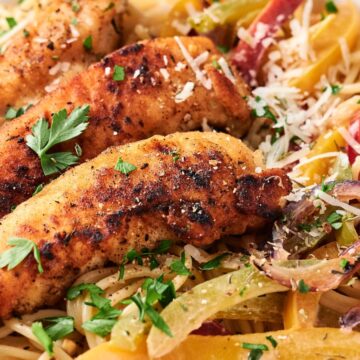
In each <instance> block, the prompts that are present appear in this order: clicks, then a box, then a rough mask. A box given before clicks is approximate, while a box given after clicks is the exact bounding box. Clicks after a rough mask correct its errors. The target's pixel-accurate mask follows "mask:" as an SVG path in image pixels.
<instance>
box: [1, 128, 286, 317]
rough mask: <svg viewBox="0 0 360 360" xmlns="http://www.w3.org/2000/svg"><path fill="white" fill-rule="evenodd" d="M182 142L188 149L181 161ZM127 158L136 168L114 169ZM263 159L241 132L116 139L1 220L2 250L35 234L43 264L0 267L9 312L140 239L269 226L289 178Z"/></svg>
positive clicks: (199, 236)
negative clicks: (119, 143) (264, 165)
mask: <svg viewBox="0 0 360 360" xmlns="http://www.w3.org/2000/svg"><path fill="white" fill-rule="evenodd" d="M174 149H177V151H179V153H181V157H182V158H181V160H179V161H177V162H175V163H174V161H173V160H172V157H171V156H169V154H170V153H171V151H172V150H174ZM119 157H121V158H123V159H126V160H127V161H128V162H129V163H131V164H133V165H135V166H136V167H137V170H136V171H133V172H132V173H130V174H128V176H126V175H124V174H122V173H120V172H119V171H117V170H115V169H114V166H115V164H116V162H117V161H118V158H119ZM256 167H257V164H256V162H255V160H254V157H253V154H252V152H251V151H250V150H249V149H248V148H247V147H246V146H245V145H244V144H243V143H242V142H241V141H240V140H237V139H235V138H232V137H230V136H229V135H225V134H216V133H186V134H175V135H171V136H168V137H153V138H151V139H149V140H145V141H142V142H138V143H133V144H130V145H126V146H123V147H118V148H111V149H109V150H108V151H106V152H104V153H103V154H101V155H100V156H99V157H97V158H96V159H94V160H93V161H89V162H87V163H85V164H83V165H80V166H78V167H76V168H75V169H72V170H70V171H68V172H67V173H66V174H65V175H64V176H62V177H61V178H59V179H57V180H54V181H53V182H52V183H51V184H49V185H48V186H47V187H46V188H45V189H44V190H42V191H41V193H40V194H39V195H38V196H35V197H32V198H31V199H29V200H28V201H27V202H25V203H23V204H21V205H19V206H18V207H17V208H16V209H15V210H14V211H13V212H12V213H11V214H10V215H9V216H7V217H6V218H4V219H3V221H2V223H1V225H0V238H1V239H4V240H3V242H2V243H1V245H0V246H1V247H0V249H1V253H3V252H4V251H6V249H7V246H6V243H5V239H8V238H10V237H11V236H13V235H14V234H16V236H21V237H24V238H28V239H29V240H32V241H33V242H34V243H35V244H36V245H37V246H38V247H39V249H40V254H41V261H42V265H43V268H44V272H43V274H41V275H40V276H39V275H38V273H37V271H36V266H37V265H36V262H35V261H34V260H33V259H30V258H28V259H27V260H26V262H23V263H21V264H20V265H19V266H18V269H17V271H15V270H12V271H6V270H0V316H1V317H8V316H9V315H10V314H11V312H12V311H17V312H19V313H23V312H28V311H31V310H32V309H34V308H36V307H38V306H42V305H46V304H54V303H55V302H56V301H57V300H59V298H61V297H62V296H63V295H64V291H65V289H66V288H67V287H68V286H69V285H70V284H71V283H72V282H73V281H74V280H75V278H76V277H77V276H78V275H79V274H80V273H83V272H86V271H88V270H89V269H91V268H99V267H101V266H104V264H105V263H106V262H108V261H109V260H110V261H113V262H115V263H118V264H119V263H121V262H122V260H123V256H124V255H125V254H126V253H127V251H128V250H130V249H132V248H133V249H135V250H137V251H138V252H140V249H142V248H143V247H147V248H149V249H151V248H154V247H156V244H157V243H158V242H159V241H160V240H163V239H173V240H179V239H181V240H183V241H186V242H190V243H194V244H198V245H206V244H211V243H212V242H214V241H215V240H217V239H219V238H220V237H222V236H223V235H226V234H241V233H243V232H244V231H245V230H246V229H248V228H250V229H256V228H258V227H260V226H263V225H264V224H266V223H268V222H269V221H270V220H271V219H273V218H274V217H277V216H278V215H279V214H280V213H281V207H280V204H281V198H282V196H284V195H286V194H287V193H288V192H289V190H290V184H289V179H288V178H287V177H286V175H285V174H284V172H283V171H280V170H266V171H263V172H262V173H260V174H257V173H256V172H255V169H256ZM159 177H160V178H161V182H159ZM224 178H226V184H224V182H223V180H224ZM259 189H260V190H259ZM210 199H211V200H210ZM19 282H20V283H22V284H24V286H22V287H21V288H19V286H18V284H19ZM49 289H51V291H50V290H49Z"/></svg>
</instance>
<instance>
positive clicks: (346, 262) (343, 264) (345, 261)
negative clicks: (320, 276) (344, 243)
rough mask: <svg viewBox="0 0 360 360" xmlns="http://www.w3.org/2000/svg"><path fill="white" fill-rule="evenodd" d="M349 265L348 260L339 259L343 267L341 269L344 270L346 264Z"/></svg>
mask: <svg viewBox="0 0 360 360" xmlns="http://www.w3.org/2000/svg"><path fill="white" fill-rule="evenodd" d="M348 265H349V260H346V259H341V260H340V267H341V268H342V269H343V270H346V268H347V266H348Z"/></svg>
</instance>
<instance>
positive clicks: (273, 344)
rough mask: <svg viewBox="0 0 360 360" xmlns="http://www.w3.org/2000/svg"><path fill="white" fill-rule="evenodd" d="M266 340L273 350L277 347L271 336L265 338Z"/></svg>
mask: <svg viewBox="0 0 360 360" xmlns="http://www.w3.org/2000/svg"><path fill="white" fill-rule="evenodd" d="M266 339H267V340H269V341H270V342H271V345H272V346H273V348H276V347H277V345H278V343H277V341H276V340H275V339H274V338H273V337H272V336H271V335H269V336H267V337H266Z"/></svg>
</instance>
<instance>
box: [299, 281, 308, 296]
mask: <svg viewBox="0 0 360 360" xmlns="http://www.w3.org/2000/svg"><path fill="white" fill-rule="evenodd" d="M298 290H299V292H300V293H301V294H306V293H308V292H309V291H310V286H308V285H306V284H305V281H304V280H303V279H301V280H300V281H299V283H298Z"/></svg>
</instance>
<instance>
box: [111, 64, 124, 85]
mask: <svg viewBox="0 0 360 360" xmlns="http://www.w3.org/2000/svg"><path fill="white" fill-rule="evenodd" d="M113 80H115V81H123V80H125V68H124V67H123V66H119V65H115V67H114V74H113Z"/></svg>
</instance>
